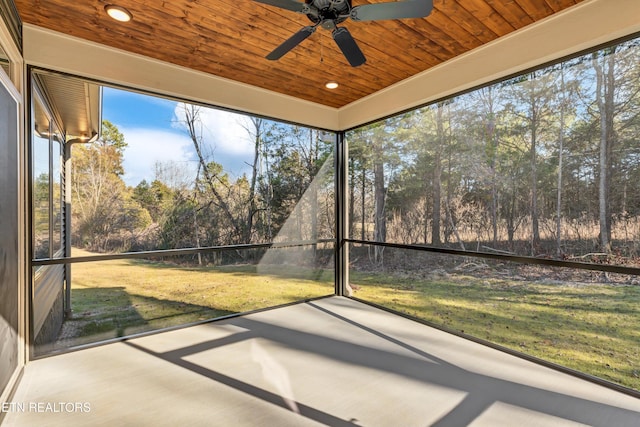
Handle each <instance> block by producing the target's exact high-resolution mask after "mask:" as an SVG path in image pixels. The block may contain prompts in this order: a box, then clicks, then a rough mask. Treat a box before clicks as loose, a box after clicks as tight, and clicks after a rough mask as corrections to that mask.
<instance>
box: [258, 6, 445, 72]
mask: <svg viewBox="0 0 640 427" xmlns="http://www.w3.org/2000/svg"><path fill="white" fill-rule="evenodd" d="M254 1H257V2H259V3H264V4H268V5H271V6H275V7H279V8H281V9H285V10H291V11H294V12H298V13H304V14H305V15H307V17H308V18H309V20H310V21H311V22H312V23H313V25H309V26H306V27H303V28H302V29H301V30H300V31H298V32H297V33H295V34H294V35H293V36H291V37H289V38H288V39H287V40H285V42H284V43H282V44H281V45H280V46H278V47H276V48H275V49H274V50H273V51H272V52H271V53H269V54H268V55H267V59H269V60H272V61H275V60H278V59H280V58H282V57H283V56H284V55H285V54H286V53H287V52H289V51H290V50H291V49H293V48H294V47H296V46H298V45H299V44H300V43H301V42H302V41H303V40H305V39H306V38H307V37H309V36H310V35H311V34H313V33H314V32H315V30H316V28H317V27H318V26H320V27H322V28H324V29H326V30H330V31H331V35H332V37H333V40H335V42H336V44H337V45H338V47H339V48H340V50H341V51H342V53H343V54H344V56H345V58H347V61H349V64H351V66H352V67H357V66H359V65H362V64H364V63H365V62H366V61H367V59H366V58H365V57H364V54H363V53H362V51H361V50H360V48H359V47H358V44H357V43H356V41H355V40H354V38H353V37H352V36H351V33H350V32H349V30H347V29H346V28H345V27H338V24H340V23H342V22H344V21H345V20H346V19H348V18H351V20H353V21H380V20H383V19H405V18H424V17H425V16H428V15H429V14H430V13H431V10H432V9H433V0H404V1H397V2H386V3H374V4H365V5H361V6H356V7H351V0H304V3H301V2H299V1H296V0H254Z"/></svg>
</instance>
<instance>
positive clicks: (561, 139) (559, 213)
mask: <svg viewBox="0 0 640 427" xmlns="http://www.w3.org/2000/svg"><path fill="white" fill-rule="evenodd" d="M565 90H566V87H565V82H564V67H563V66H562V65H561V68H560V97H561V100H560V129H559V130H558V193H557V199H556V258H558V259H559V258H560V257H561V255H562V162H563V157H562V150H563V149H564V113H565V112H564V110H565V95H564V93H565Z"/></svg>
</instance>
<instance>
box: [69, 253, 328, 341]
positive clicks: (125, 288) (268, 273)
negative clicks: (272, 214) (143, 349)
mask: <svg viewBox="0 0 640 427" xmlns="http://www.w3.org/2000/svg"><path fill="white" fill-rule="evenodd" d="M86 255H91V254H90V253H89V252H86V251H80V250H74V256H86ZM333 292H334V290H333V271H332V270H311V269H304V268H298V267H295V266H278V267H277V268H275V267H272V268H269V267H261V268H260V273H258V272H257V267H256V266H255V265H233V266H221V267H182V266H179V265H172V264H170V263H163V262H154V261H147V260H113V261H100V262H90V263H79V264H74V265H72V290H71V302H72V312H73V316H72V319H71V320H69V321H66V322H65V325H64V327H63V331H62V335H61V339H60V340H59V341H60V343H59V344H60V345H62V346H72V345H78V344H84V343H88V342H95V341H99V340H104V339H109V338H114V337H119V336H124V335H130V334H132V333H137V332H143V331H149V330H153V329H159V328H165V327H170V326H175V325H181V324H187V323H193V322H197V321H200V320H206V319H211V318H215V317H220V316H224V315H227V314H232V313H240V312H245V311H250V310H256V309H260V308H265V307H271V306H275V305H279V304H285V303H289V302H294V301H299V300H304V299H307V298H313V297H319V296H324V295H330V294H333Z"/></svg>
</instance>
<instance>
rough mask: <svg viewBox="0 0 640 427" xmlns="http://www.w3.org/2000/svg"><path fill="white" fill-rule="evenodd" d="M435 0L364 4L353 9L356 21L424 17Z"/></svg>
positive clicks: (352, 14) (405, 0) (352, 16)
mask: <svg viewBox="0 0 640 427" xmlns="http://www.w3.org/2000/svg"><path fill="white" fill-rule="evenodd" d="M432 9H433V0H404V1H396V2H387V3H375V4H364V5H362V6H356V7H354V8H353V9H351V19H353V20H354V21H379V20H383V19H405V18H424V17H425V16H428V15H429V14H430V13H431V10H432Z"/></svg>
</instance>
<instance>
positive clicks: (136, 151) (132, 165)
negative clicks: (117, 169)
mask: <svg viewBox="0 0 640 427" xmlns="http://www.w3.org/2000/svg"><path fill="white" fill-rule="evenodd" d="M120 132H122V134H123V135H124V139H125V142H126V143H127V147H126V148H125V151H124V162H123V163H124V171H125V174H124V181H125V182H126V183H127V185H130V186H136V185H138V183H140V181H142V180H143V179H146V180H147V182H151V181H152V180H153V179H154V178H155V176H154V166H155V165H156V163H158V162H160V163H167V162H175V163H178V164H180V165H183V166H182V167H183V168H184V169H185V170H189V169H193V171H194V172H193V175H194V176H195V168H196V163H195V162H194V159H193V157H192V153H193V149H192V143H191V140H190V139H189V138H188V137H187V136H186V135H182V134H180V133H177V132H171V131H168V130H162V129H144V128H130V129H129V128H120Z"/></svg>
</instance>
